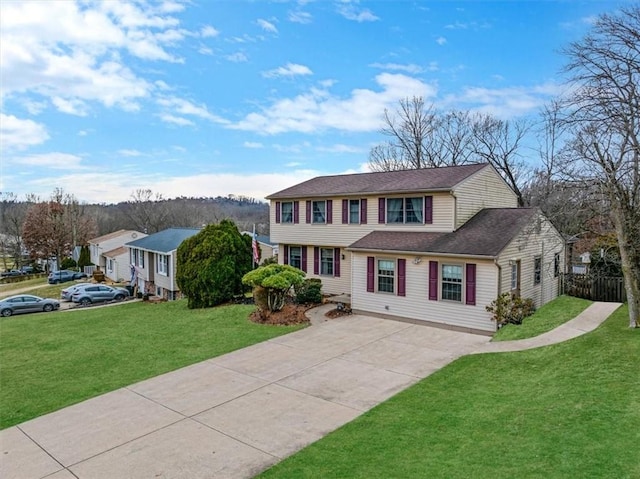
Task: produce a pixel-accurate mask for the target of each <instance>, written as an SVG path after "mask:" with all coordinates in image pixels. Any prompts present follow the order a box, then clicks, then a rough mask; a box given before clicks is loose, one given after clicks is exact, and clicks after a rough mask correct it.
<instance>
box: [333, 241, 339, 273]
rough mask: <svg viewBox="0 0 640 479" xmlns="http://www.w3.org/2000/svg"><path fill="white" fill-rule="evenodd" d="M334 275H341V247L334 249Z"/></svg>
mask: <svg viewBox="0 0 640 479" xmlns="http://www.w3.org/2000/svg"><path fill="white" fill-rule="evenodd" d="M333 275H334V276H335V277H336V278H339V277H340V248H336V249H334V250H333Z"/></svg>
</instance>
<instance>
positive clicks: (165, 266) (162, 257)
mask: <svg viewBox="0 0 640 479" xmlns="http://www.w3.org/2000/svg"><path fill="white" fill-rule="evenodd" d="M156 258H157V260H156V262H157V266H156V270H157V271H158V274H162V275H164V276H168V275H169V256H168V255H166V254H159V255H158V256H156Z"/></svg>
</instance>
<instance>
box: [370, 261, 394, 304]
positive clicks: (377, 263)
mask: <svg viewBox="0 0 640 479" xmlns="http://www.w3.org/2000/svg"><path fill="white" fill-rule="evenodd" d="M380 261H389V262H391V263H393V276H383V277H384V278H392V279H393V281H391V288H392V290H391V291H380ZM375 267H376V271H375V273H376V275H375V281H376V283H375V291H376V293H380V294H390V295H393V296H395V295H396V293H397V288H396V280H397V261H396V259H395V258H376V263H375Z"/></svg>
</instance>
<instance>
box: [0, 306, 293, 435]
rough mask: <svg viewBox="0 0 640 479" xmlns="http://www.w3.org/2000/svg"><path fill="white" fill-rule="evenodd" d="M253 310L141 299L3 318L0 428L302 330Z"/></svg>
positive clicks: (0, 370)
mask: <svg viewBox="0 0 640 479" xmlns="http://www.w3.org/2000/svg"><path fill="white" fill-rule="evenodd" d="M251 311H253V306H246V305H232V306H222V307H217V308H208V309H199V310H189V309H187V303H186V301H173V302H168V303H158V304H154V303H147V302H136V303H129V304H121V305H117V306H110V307H106V308H95V309H82V310H80V311H70V312H55V313H38V314H26V315H19V316H12V317H10V318H2V319H0V428H7V427H9V426H12V425H14V424H18V423H21V422H23V421H26V420H28V419H31V418H34V417H36V416H40V415H42V414H45V413H48V412H51V411H55V410H57V409H60V408H62V407H65V406H68V405H70V404H74V403H77V402H80V401H82V400H84V399H87V398H90V397H93V396H97V395H99V394H102V393H105V392H108V391H113V390H115V389H118V388H120V387H123V386H126V385H129V384H132V383H135V382H137V381H141V380H143V379H146V378H149V377H153V376H156V375H158V374H162V373H165V372H168V371H172V370H174V369H178V368H180V367H183V366H187V365H189V364H193V363H196V362H198V361H202V360H205V359H208V358H212V357H214V356H219V355H221V354H225V353H227V352H230V351H233V350H236V349H239V348H242V347H245V346H249V345H251V344H254V343H258V342H261V341H265V340H267V339H270V338H273V337H275V336H279V335H282V334H285V333H288V332H291V331H294V330H296V329H300V326H298V327H284V326H267V325H258V324H255V323H252V322H251V321H249V320H248V316H249V314H250V313H251Z"/></svg>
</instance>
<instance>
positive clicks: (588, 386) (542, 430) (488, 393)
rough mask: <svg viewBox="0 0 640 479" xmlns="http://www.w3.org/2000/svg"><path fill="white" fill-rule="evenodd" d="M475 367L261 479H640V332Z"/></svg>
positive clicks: (618, 326)
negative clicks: (639, 452)
mask: <svg viewBox="0 0 640 479" xmlns="http://www.w3.org/2000/svg"><path fill="white" fill-rule="evenodd" d="M627 324H628V310H627V308H626V307H622V308H619V309H618V310H617V311H616V312H615V313H614V314H613V315H612V317H611V318H609V320H607V322H605V323H604V325H603V326H601V327H600V328H599V329H597V330H596V331H594V332H592V333H589V334H587V335H585V336H581V337H579V338H576V339H574V340H571V341H568V342H565V343H560V344H557V345H553V346H549V347H544V348H539V349H534V350H529V351H521V352H517V353H496V354H484V355H476V356H465V357H462V358H460V359H458V360H457V361H455V362H453V363H451V364H450V365H449V366H447V367H445V368H443V369H441V370H440V371H438V372H436V373H435V374H433V375H432V376H430V377H428V378H426V379H425V380H423V381H421V382H420V383H418V384H416V385H415V386H413V387H411V388H409V389H407V390H405V391H403V392H401V393H400V394H398V395H396V396H394V397H393V398H391V399H390V400H389V401H387V402H385V403H383V404H381V405H380V406H378V407H376V408H374V409H372V410H371V411H369V412H367V413H365V414H363V415H362V416H360V417H359V418H358V419H356V420H355V421H353V422H351V423H349V424H346V425H345V426H343V427H342V428H341V429H339V430H337V431H335V432H334V433H332V434H330V435H329V436H327V437H325V438H324V439H322V440H320V441H318V442H316V443H315V444H312V445H310V446H309V447H307V448H306V449H304V450H302V451H301V452H299V453H298V454H295V455H293V456H291V457H290V458H288V459H286V460H285V461H284V462H282V463H280V464H278V465H276V466H274V467H273V468H271V469H269V470H268V471H266V472H264V473H263V474H262V475H261V476H260V477H262V478H317V477H322V478H367V479H373V478H385V479H386V478H430V477H433V478H448V479H449V478H450V479H455V478H464V479H467V478H474V479H477V478H492V479H494V478H509V479H512V478H519V479H522V478H540V477H543V478H546V479H552V478H578V477H585V478H586V477H588V478H590V479H591V478H612V479H623V478H637V477H640V460H639V459H638V454H637V449H638V444H640V407H638V397H640V374H638V358H639V357H640V330H630V329H629V328H628V327H627Z"/></svg>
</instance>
